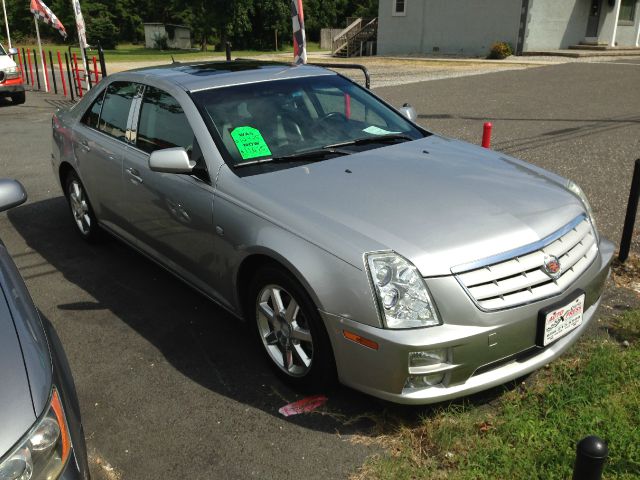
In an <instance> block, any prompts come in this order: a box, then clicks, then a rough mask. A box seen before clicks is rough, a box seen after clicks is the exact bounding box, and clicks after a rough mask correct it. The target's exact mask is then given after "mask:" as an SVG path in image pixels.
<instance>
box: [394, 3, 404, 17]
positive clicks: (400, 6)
mask: <svg viewBox="0 0 640 480" xmlns="http://www.w3.org/2000/svg"><path fill="white" fill-rule="evenodd" d="M392 3H393V12H392V14H393V16H394V17H404V16H406V15H407V0H393V2H392Z"/></svg>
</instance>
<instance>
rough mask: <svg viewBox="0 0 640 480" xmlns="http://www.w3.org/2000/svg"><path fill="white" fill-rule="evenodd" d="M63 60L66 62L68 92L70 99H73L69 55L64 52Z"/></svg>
mask: <svg viewBox="0 0 640 480" xmlns="http://www.w3.org/2000/svg"><path fill="white" fill-rule="evenodd" d="M64 62H65V63H66V64H67V78H68V79H69V93H70V94H71V100H75V97H74V96H73V80H72V78H71V68H69V56H68V55H67V53H66V52H65V54H64Z"/></svg>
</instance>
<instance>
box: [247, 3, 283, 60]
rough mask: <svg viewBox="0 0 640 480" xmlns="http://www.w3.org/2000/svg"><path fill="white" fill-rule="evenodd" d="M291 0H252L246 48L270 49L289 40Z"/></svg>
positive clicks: (279, 46) (280, 45)
mask: <svg viewBox="0 0 640 480" xmlns="http://www.w3.org/2000/svg"><path fill="white" fill-rule="evenodd" d="M290 1H291V0H254V5H253V15H252V17H251V23H252V28H251V34H250V35H249V36H248V37H247V38H246V42H245V43H246V45H244V46H246V47H247V48H255V49H259V50H272V49H275V48H276V42H277V44H278V45H277V46H278V48H281V47H282V44H283V42H286V43H290V42H291V36H292V35H291V29H292V25H291V4H290Z"/></svg>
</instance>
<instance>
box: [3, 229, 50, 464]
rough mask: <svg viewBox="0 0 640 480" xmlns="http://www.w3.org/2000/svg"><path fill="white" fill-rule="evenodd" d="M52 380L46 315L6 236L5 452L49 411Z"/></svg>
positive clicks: (4, 289) (4, 313)
mask: <svg viewBox="0 0 640 480" xmlns="http://www.w3.org/2000/svg"><path fill="white" fill-rule="evenodd" d="M51 382H52V364H51V356H50V353H49V344H48V341H47V338H46V334H45V332H44V329H43V328H42V323H41V321H40V317H39V315H38V312H37V310H36V308H35V306H34V304H33V301H32V300H31V296H30V295H29V292H28V290H27V288H26V286H25V284H24V281H23V280H22V277H21V276H20V273H19V272H18V269H17V268H16V265H15V263H13V260H12V259H11V257H10V256H9V253H8V252H7V249H6V248H5V246H4V245H3V244H2V242H1V241H0V426H1V428H0V457H2V456H3V455H4V453H6V451H7V450H8V449H9V448H11V446H12V445H13V444H15V443H16V442H17V441H18V440H19V439H20V438H21V437H22V436H23V435H24V434H26V433H27V431H28V430H29V428H30V427H31V426H32V425H33V423H34V422H35V420H36V418H37V417H38V416H39V415H40V414H41V413H42V412H43V411H44V409H45V407H46V405H47V403H48V400H49V394H50V392H51Z"/></svg>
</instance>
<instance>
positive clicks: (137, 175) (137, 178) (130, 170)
mask: <svg viewBox="0 0 640 480" xmlns="http://www.w3.org/2000/svg"><path fill="white" fill-rule="evenodd" d="M126 172H127V173H128V174H129V176H130V177H131V181H132V182H134V181H135V182H136V183H142V177H141V176H140V172H138V170H136V169H135V168H131V167H129V168H127V169H126Z"/></svg>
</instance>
